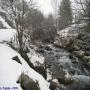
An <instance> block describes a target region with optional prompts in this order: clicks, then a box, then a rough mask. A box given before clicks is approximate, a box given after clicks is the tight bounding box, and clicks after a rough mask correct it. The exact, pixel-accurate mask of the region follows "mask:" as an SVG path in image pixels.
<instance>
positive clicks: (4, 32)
mask: <svg viewBox="0 0 90 90" xmlns="http://www.w3.org/2000/svg"><path fill="white" fill-rule="evenodd" d="M14 35H15V30H14V29H0V42H3V41H10V40H11V39H12V37H13V36H14Z"/></svg>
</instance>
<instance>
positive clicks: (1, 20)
mask: <svg viewBox="0 0 90 90" xmlns="http://www.w3.org/2000/svg"><path fill="white" fill-rule="evenodd" d="M0 22H1V23H2V24H3V27H5V28H8V29H11V27H10V26H9V25H8V23H7V22H6V21H5V19H4V18H2V17H1V16H0Z"/></svg>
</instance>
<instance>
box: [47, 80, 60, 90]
mask: <svg viewBox="0 0 90 90" xmlns="http://www.w3.org/2000/svg"><path fill="white" fill-rule="evenodd" d="M49 82H50V86H49V88H50V90H60V88H61V87H60V84H59V82H58V80H57V79H53V80H49Z"/></svg>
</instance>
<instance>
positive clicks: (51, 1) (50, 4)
mask: <svg viewBox="0 0 90 90" xmlns="http://www.w3.org/2000/svg"><path fill="white" fill-rule="evenodd" d="M55 1H56V3H57V4H55ZM60 1H62V0H37V4H38V8H39V9H40V10H41V11H42V12H43V14H44V15H49V14H55V11H54V10H55V7H56V6H57V8H58V5H59V4H60ZM70 1H71V2H74V0H70ZM73 5H74V4H73ZM57 10H58V9H57Z"/></svg>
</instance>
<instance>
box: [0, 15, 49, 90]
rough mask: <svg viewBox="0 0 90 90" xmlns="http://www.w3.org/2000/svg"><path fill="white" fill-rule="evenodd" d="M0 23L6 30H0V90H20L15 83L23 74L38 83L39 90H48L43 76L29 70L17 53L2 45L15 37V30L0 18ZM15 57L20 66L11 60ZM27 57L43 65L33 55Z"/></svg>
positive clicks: (38, 58) (47, 84)
mask: <svg viewBox="0 0 90 90" xmlns="http://www.w3.org/2000/svg"><path fill="white" fill-rule="evenodd" d="M0 22H2V24H3V26H4V27H6V28H7V29H3V28H2V29H0V89H3V88H10V90H14V89H16V90H22V89H21V87H20V85H19V84H17V83H16V81H17V80H18V78H19V76H20V75H21V73H23V72H24V73H25V74H27V75H28V76H29V77H30V78H32V79H33V80H34V81H35V82H36V81H38V84H39V87H40V90H49V83H48V82H47V81H46V80H45V79H44V78H43V76H41V75H40V74H38V73H37V72H36V71H35V70H33V69H32V68H30V67H29V66H28V64H27V63H26V62H25V60H24V59H23V58H22V57H21V56H20V54H19V53H17V52H16V51H14V50H13V49H12V48H10V47H9V46H8V45H7V44H6V43H2V42H3V41H10V40H11V39H12V38H13V36H14V35H15V30H14V29H12V28H11V27H10V26H9V25H8V24H7V22H5V20H4V19H3V18H2V17H1V16H0ZM31 55H32V56H31ZM15 56H18V58H19V59H20V62H21V63H22V64H20V63H18V62H16V61H14V60H12V58H13V57H15ZM29 56H30V57H32V60H35V61H37V60H42V63H43V60H44V58H42V57H40V56H39V57H38V56H36V54H35V53H33V54H30V55H29ZM33 56H34V57H33ZM40 58H41V59H40ZM36 59H37V60H36ZM35 61H34V62H35ZM34 62H33V63H34Z"/></svg>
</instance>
